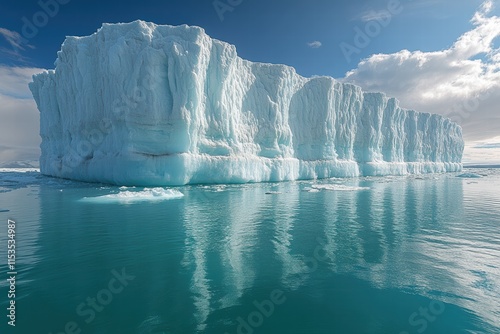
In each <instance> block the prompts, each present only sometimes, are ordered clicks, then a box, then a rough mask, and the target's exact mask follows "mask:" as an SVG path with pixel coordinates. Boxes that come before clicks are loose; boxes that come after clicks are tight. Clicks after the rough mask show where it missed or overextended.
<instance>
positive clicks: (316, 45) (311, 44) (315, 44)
mask: <svg viewBox="0 0 500 334" xmlns="http://www.w3.org/2000/svg"><path fill="white" fill-rule="evenodd" d="M322 45H323V43H321V42H320V41H314V42H309V43H307V46H309V47H310V48H313V49H318V48H320V47H321V46H322Z"/></svg>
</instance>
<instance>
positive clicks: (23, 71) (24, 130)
mask: <svg viewBox="0 0 500 334" xmlns="http://www.w3.org/2000/svg"><path fill="white" fill-rule="evenodd" d="M41 71H43V69H39V68H27V67H8V66H3V65H0V78H1V80H0V106H2V107H1V108H0V120H1V121H0V143H2V145H0V162H6V161H13V160H38V156H39V155H40V149H39V145H40V136H39V135H38V133H39V127H40V126H39V124H40V123H39V119H40V117H39V114H38V109H37V108H36V104H35V101H34V100H33V98H32V96H31V92H30V91H29V88H28V83H29V82H30V81H31V76H32V75H33V74H35V73H40V72H41Z"/></svg>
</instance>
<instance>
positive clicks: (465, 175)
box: [457, 173, 482, 179]
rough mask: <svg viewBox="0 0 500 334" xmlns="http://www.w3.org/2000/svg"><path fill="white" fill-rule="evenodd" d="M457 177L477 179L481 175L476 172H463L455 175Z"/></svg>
mask: <svg viewBox="0 0 500 334" xmlns="http://www.w3.org/2000/svg"><path fill="white" fill-rule="evenodd" d="M457 177H462V178H466V179H479V178H482V176H481V175H479V174H476V173H463V174H460V175H457Z"/></svg>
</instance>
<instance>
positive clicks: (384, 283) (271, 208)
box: [0, 169, 500, 334]
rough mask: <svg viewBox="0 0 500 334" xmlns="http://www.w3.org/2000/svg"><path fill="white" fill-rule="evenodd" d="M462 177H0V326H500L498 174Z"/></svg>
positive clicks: (40, 329)
mask: <svg viewBox="0 0 500 334" xmlns="http://www.w3.org/2000/svg"><path fill="white" fill-rule="evenodd" d="M469 172H474V173H477V174H483V177H481V178H459V177H456V176H457V174H445V175H427V176H418V177H417V176H412V177H389V178H361V179H347V180H340V179H334V180H327V181H307V182H289V183H279V184H270V183H267V184H250V185H230V186H188V187H180V188H176V189H175V190H164V189H155V190H152V191H144V189H143V188H128V189H124V188H122V189H119V188H117V187H109V186H105V185H95V184H86V183H77V182H71V181H66V180H58V179H53V178H48V177H43V176H41V175H40V174H38V173H34V172H28V173H20V172H9V173H7V172H5V171H4V172H3V173H0V221H1V222H2V226H3V227H2V228H1V229H2V230H1V233H0V258H1V261H0V263H1V265H0V269H1V275H3V277H2V278H1V281H0V295H1V296H2V298H1V299H0V301H1V303H2V304H1V309H2V310H3V311H2V313H3V314H2V315H1V319H3V320H2V323H1V324H0V332H1V333H11V332H12V333H44V334H45V333H53V334H56V333H58V334H59V333H119V334H122V333H123V334H126V333H140V334H146V333H156V334H160V333H221V334H224V333H228V334H234V333H245V334H248V333H384V334H407V333H411V334H413V333H488V334H489V333H500V320H499V319H500V269H499V267H500V170H498V169H471V170H469ZM110 194H111V195H112V196H109V195H110ZM182 195H183V197H180V196H182ZM8 219H13V220H14V221H15V222H16V236H15V238H16V264H15V266H16V267H15V269H16V271H17V276H16V285H15V289H16V298H15V302H16V304H15V305H16V327H15V328H12V327H11V326H8V325H7V321H9V319H8V318H7V317H6V315H7V312H8V311H7V310H6V308H7V307H8V302H9V301H8V299H7V294H8V290H9V287H10V285H9V284H8V283H7V278H9V277H8V275H7V271H8V268H7V226H6V225H7V220H8Z"/></svg>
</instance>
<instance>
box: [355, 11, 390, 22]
mask: <svg viewBox="0 0 500 334" xmlns="http://www.w3.org/2000/svg"><path fill="white" fill-rule="evenodd" d="M390 17H391V13H390V12H389V11H387V10H378V11H376V10H369V11H367V12H364V13H362V14H361V15H360V17H359V19H360V20H361V21H363V22H370V21H380V20H387V19H388V18H390Z"/></svg>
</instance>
